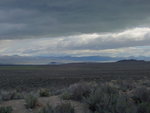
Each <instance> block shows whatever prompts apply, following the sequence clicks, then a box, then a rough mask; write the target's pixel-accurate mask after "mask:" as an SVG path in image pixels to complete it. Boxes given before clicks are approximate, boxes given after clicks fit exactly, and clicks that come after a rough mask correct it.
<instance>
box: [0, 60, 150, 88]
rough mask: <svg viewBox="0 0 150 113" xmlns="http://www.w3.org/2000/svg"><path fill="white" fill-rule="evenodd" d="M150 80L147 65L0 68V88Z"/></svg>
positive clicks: (99, 64)
mask: <svg viewBox="0 0 150 113" xmlns="http://www.w3.org/2000/svg"><path fill="white" fill-rule="evenodd" d="M144 78H146V79H150V63H149V62H117V63H75V64H62V65H45V66H0V88H1V89H2V88H4V89H5V88H8V89H9V88H27V89H28V88H39V87H51V88H52V87H55V88H56V87H57V88H62V87H65V86H68V85H70V84H72V83H75V82H78V81H82V80H84V81H86V80H87V81H89V80H97V81H110V80H117V79H118V80H140V79H144Z"/></svg>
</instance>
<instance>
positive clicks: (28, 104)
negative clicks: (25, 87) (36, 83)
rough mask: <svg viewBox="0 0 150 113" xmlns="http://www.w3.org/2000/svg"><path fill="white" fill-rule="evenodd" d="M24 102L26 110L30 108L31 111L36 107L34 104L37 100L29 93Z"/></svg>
mask: <svg viewBox="0 0 150 113" xmlns="http://www.w3.org/2000/svg"><path fill="white" fill-rule="evenodd" d="M25 102H26V104H25V106H26V108H31V109H32V108H34V107H35V106H36V104H37V102H38V98H37V96H36V95H34V94H32V93H31V94H28V95H27V96H26V97H25Z"/></svg>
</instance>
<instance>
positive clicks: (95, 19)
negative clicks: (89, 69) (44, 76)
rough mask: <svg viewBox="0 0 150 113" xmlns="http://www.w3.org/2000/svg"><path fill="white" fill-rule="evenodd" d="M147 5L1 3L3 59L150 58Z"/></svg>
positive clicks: (102, 0)
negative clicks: (25, 57)
mask: <svg viewBox="0 0 150 113" xmlns="http://www.w3.org/2000/svg"><path fill="white" fill-rule="evenodd" d="M149 11H150V1H149V0H42V1H41V0H0V58H2V57H5V56H9V57H11V56H14V55H15V56H16V55H17V56H31V57H32V56H33V57H36V56H43V57H47V56H51V57H52V56H53V57H56V56H57V57H62V56H72V57H81V56H82V57H83V56H106V57H131V56H132V57H142V58H143V59H144V58H145V57H149V56H150V13H149Z"/></svg>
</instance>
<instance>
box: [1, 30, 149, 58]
mask: <svg viewBox="0 0 150 113" xmlns="http://www.w3.org/2000/svg"><path fill="white" fill-rule="evenodd" d="M0 48H1V49H0V55H21V56H24V55H27V56H41V55H45V56H49V55H50V56H61V55H79V56H81V55H111V56H140V55H144V56H148V55H150V52H148V51H149V50H150V28H146V27H143V28H134V29H128V30H124V31H122V32H114V33H92V34H80V35H71V36H65V37H63V36H62V37H57V38H38V39H23V40H21V39H15V40H1V43H0Z"/></svg>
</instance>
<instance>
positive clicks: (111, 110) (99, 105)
mask: <svg viewBox="0 0 150 113" xmlns="http://www.w3.org/2000/svg"><path fill="white" fill-rule="evenodd" d="M84 100H85V102H86V103H87V104H88V106H89V109H90V110H91V111H92V112H93V113H136V107H135V106H134V103H132V101H131V100H130V99H129V98H128V97H126V96H125V95H121V94H120V93H119V92H118V90H117V89H115V88H113V87H111V86H109V85H102V86H101V87H100V88H97V89H96V90H95V91H94V92H93V93H91V94H90V96H89V97H87V98H85V99H84Z"/></svg>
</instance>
